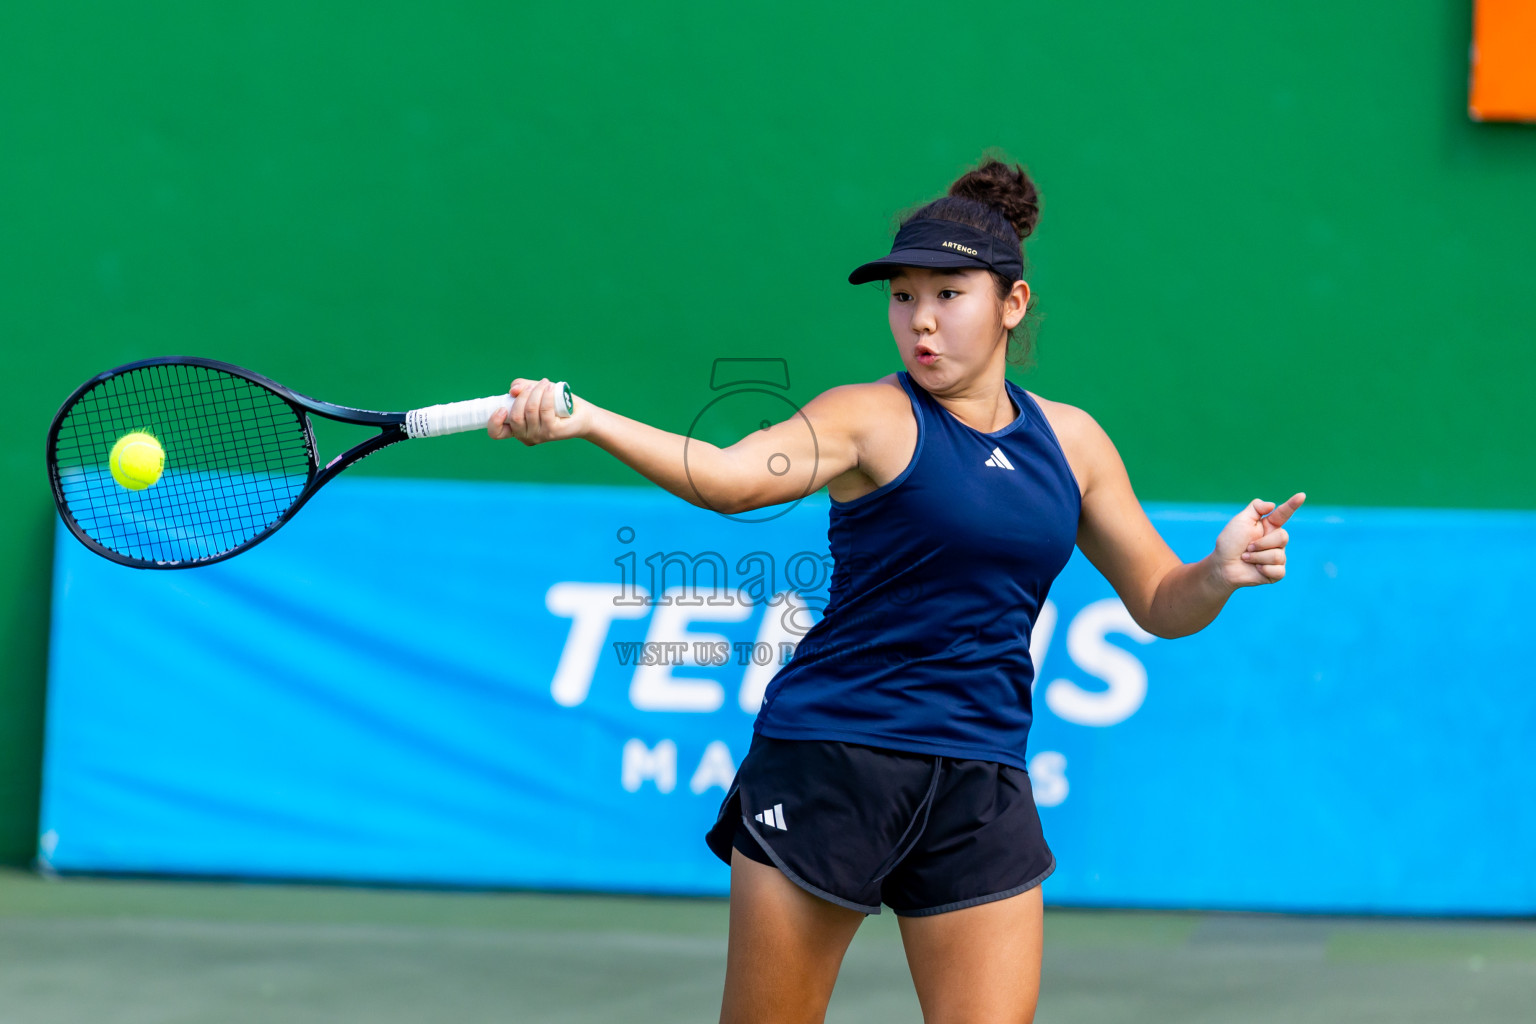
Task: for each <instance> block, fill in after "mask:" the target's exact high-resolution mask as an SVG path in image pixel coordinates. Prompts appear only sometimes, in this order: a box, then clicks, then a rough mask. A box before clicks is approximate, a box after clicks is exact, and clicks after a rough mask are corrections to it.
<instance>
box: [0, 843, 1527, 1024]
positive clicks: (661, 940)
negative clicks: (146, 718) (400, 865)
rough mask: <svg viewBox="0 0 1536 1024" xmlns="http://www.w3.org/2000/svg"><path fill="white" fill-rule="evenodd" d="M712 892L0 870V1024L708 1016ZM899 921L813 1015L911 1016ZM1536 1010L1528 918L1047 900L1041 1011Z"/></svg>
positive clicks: (1101, 1019) (1409, 1017) (1288, 1014)
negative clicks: (1376, 915)
mask: <svg viewBox="0 0 1536 1024" xmlns="http://www.w3.org/2000/svg"><path fill="white" fill-rule="evenodd" d="M725 935H726V905H725V903H724V902H723V901H720V900H679V899H649V898H628V897H620V898H615V897H604V896H551V895H537V894H522V893H460V892H418V891H402V890H368V889H348V888H327V887H305V886H276V885H242V884H230V883H188V882H162V881H137V880H134V881H125V880H109V879H86V878H72V879H66V880H55V881H45V880H43V879H41V878H38V877H37V876H35V875H32V874H29V873H25V872H21V871H15V870H0V1024H12V1022H23V1021H25V1022H27V1024H56V1022H57V1024H63V1022H69V1024H76V1022H80V1021H91V1022H93V1024H130V1022H132V1024H139V1022H145V1024H148V1022H157V1024H162V1022H164V1024H179V1022H194V1021H196V1022H205V1021H207V1022H228V1024H245V1022H258V1021H259V1022H265V1021H274V1022H275V1021H283V1022H288V1024H303V1022H308V1021H316V1022H318V1021H327V1022H350V1021H357V1022H363V1021H367V1022H370V1024H393V1022H397V1021H400V1022H403V1021H434V1022H435V1021H448V1022H453V1024H479V1022H490V1021H496V1022H506V1021H516V1022H527V1024H535V1022H538V1024H544V1022H549V1024H554V1022H561V1024H582V1022H587V1021H604V1022H612V1021H624V1022H634V1024H644V1022H650V1021H658V1022H659V1021H667V1022H680V1021H713V1020H715V1019H716V1017H717V1015H718V1012H719V996H720V985H721V979H722V977H723V972H724V967H725ZM920 1019H921V1017H920V1015H919V1013H918V1007H917V998H916V996H915V995H914V993H913V991H912V983H911V980H910V978H909V976H908V974H907V969H906V964H905V962H904V960H903V959H902V954H901V945H900V940H899V937H898V934H897V930H896V922H895V919H894V917H893V916H892V915H891V914H890V913H889V912H887V913H885V914H882V915H880V916H879V917H876V918H871V919H870V920H868V921H867V922H866V923H865V925H864V927H863V928H862V929H860V932H859V935H858V937H857V938H856V939H855V941H854V944H853V947H852V948H851V949H850V950H849V953H848V958H847V960H846V962H845V964H844V967H843V973H842V977H841V980H840V981H839V983H838V988H837V992H836V994H835V996H834V997H833V1000H832V1007H831V1010H830V1011H829V1013H828V1015H827V1020H828V1021H831V1022H840V1024H854V1022H878V1024H902V1022H907V1021H913V1022H915V1021H919V1020H920ZM1533 1019H1536V923H1532V922H1463V921H1423V920H1407V921H1404V920H1376V919H1358V918H1323V917H1315V918H1302V917H1279V916H1267V915H1251V914H1196V913H1150V912H1141V913H1124V912H1107V911H1080V910H1079V911H1074V910H1052V911H1048V912H1047V917H1046V955H1045V968H1044V980H1043V990H1042V996H1041V1001H1040V1010H1039V1014H1038V1015H1037V1017H1036V1020H1037V1021H1039V1022H1041V1024H1106V1022H1112V1021H1113V1022H1118V1021H1125V1022H1133V1021H1134V1022H1137V1024H1157V1022H1162V1021H1180V1022H1186V1024H1198V1022H1227V1021H1231V1022H1244V1024H1265V1022H1281V1021H1284V1022H1288V1024H1308V1022H1325V1021H1326V1022H1334V1021H1350V1022H1359V1021H1382V1022H1387V1021H1391V1022H1394V1024H1407V1022H1418V1021H1423V1022H1430V1021H1434V1022H1437V1024H1439V1022H1444V1021H1489V1022H1493V1021H1498V1022H1503V1021H1509V1022H1516V1021H1518V1022H1521V1024H1530V1022H1531V1021H1532V1020H1533Z"/></svg>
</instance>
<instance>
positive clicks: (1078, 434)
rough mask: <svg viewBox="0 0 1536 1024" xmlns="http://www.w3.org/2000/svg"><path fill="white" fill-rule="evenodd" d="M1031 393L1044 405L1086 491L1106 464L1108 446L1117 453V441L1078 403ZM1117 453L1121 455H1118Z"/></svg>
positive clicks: (1069, 460) (1043, 410)
mask: <svg viewBox="0 0 1536 1024" xmlns="http://www.w3.org/2000/svg"><path fill="white" fill-rule="evenodd" d="M1029 396H1030V397H1031V398H1033V399H1034V400H1035V404H1037V405H1039V406H1040V411H1041V412H1043V413H1045V418H1046V421H1047V422H1049V423H1050V425H1051V430H1052V431H1053V432H1055V434H1056V439H1057V440H1058V441H1060V442H1061V449H1062V451H1063V452H1065V453H1066V456H1067V464H1068V465H1070V466H1071V467H1072V474H1073V475H1074V476H1076V477H1077V486H1078V487H1079V488H1080V489H1081V490H1082V491H1084V492H1085V493H1086V491H1087V490H1088V486H1089V483H1090V481H1091V480H1092V478H1093V473H1094V469H1095V468H1096V467H1098V466H1101V465H1103V461H1104V458H1105V454H1106V450H1107V451H1108V453H1109V454H1111V455H1114V445H1113V444H1112V443H1111V442H1110V440H1109V435H1108V434H1106V433H1105V432H1104V428H1103V427H1101V426H1099V424H1098V421H1097V420H1095V419H1094V418H1093V417H1092V416H1090V415H1088V413H1087V412H1085V411H1083V410H1082V409H1079V408H1078V407H1077V406H1075V405H1068V404H1067V403H1066V402H1053V401H1052V400H1051V399H1049V398H1042V397H1041V396H1039V395H1037V394H1035V393H1034V392H1033V391H1031V392H1029ZM1114 457H1115V458H1116V459H1118V458H1119V456H1118V455H1114Z"/></svg>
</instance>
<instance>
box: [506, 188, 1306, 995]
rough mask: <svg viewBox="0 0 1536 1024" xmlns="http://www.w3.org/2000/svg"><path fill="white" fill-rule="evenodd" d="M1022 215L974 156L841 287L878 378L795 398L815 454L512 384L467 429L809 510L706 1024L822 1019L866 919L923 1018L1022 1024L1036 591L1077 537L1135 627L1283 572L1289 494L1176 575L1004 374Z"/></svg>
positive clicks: (798, 440) (1033, 922)
mask: <svg viewBox="0 0 1536 1024" xmlns="http://www.w3.org/2000/svg"><path fill="white" fill-rule="evenodd" d="M1038 216H1039V200H1038V195H1037V193H1036V190H1035V187H1034V185H1033V183H1032V182H1031V181H1030V180H1029V178H1028V176H1027V175H1026V174H1025V172H1024V170H1023V169H1022V168H1020V167H1017V166H1008V165H1006V164H1004V163H1001V162H999V161H996V160H988V161H986V162H984V163H983V164H982V165H981V166H979V167H978V168H976V169H975V170H972V171H970V172H969V173H967V174H965V175H964V176H962V177H961V178H960V179H959V180H958V181H956V182H955V183H954V185H952V186H951V187H950V190H949V194H948V195H946V196H944V197H941V198H939V199H936V200H934V201H933V202H930V203H928V204H927V205H926V206H923V207H922V208H920V209H919V210H917V211H916V212H915V213H913V214H912V215H911V216H909V217H908V218H907V219H906V220H905V222H904V223H903V224H902V225H901V228H900V230H899V231H897V233H896V239H895V242H894V244H893V245H892V248H891V252H890V253H889V254H888V255H886V256H884V257H882V258H880V259H877V260H874V261H873V262H870V263H866V264H864V265H863V266H861V267H859V268H857V269H856V270H854V271H853V273H852V274H851V275H850V276H849V281H850V282H851V283H853V284H860V283H863V282H868V281H887V282H889V290H890V302H889V316H890V327H891V335H892V337H893V338H894V340H895V342H896V350H897V353H898V355H899V356H900V358H901V362H902V365H903V367H904V369H903V370H902V371H901V372H899V373H894V374H891V375H889V376H887V377H884V378H882V379H880V380H878V381H875V382H873V383H868V384H850V385H846V386H843V387H837V388H833V389H832V390H830V391H827V392H825V393H824V394H821V395H819V396H817V397H816V398H815V399H814V400H813V401H811V402H810V403H809V404H807V405H806V406H805V408H804V410H803V412H804V415H805V417H806V419H807V420H808V421H809V423H810V425H811V427H812V429H813V431H814V438H812V436H811V433H810V432H808V431H806V430H805V428H804V424H802V423H799V422H797V420H798V417H797V418H794V419H791V420H787V421H785V422H783V423H780V424H777V425H775V426H772V427H770V428H768V429H766V430H760V431H757V432H756V433H753V434H752V435H751V436H749V437H747V438H745V439H743V440H742V441H740V442H739V443H737V444H734V445H731V446H730V447H728V448H723V449H722V448H717V447H714V446H710V445H705V444H701V443H699V442H698V441H690V440H689V439H687V438H685V437H683V436H681V435H679V434H672V433H667V432H665V431H662V430H658V429H656V428H654V427H650V426H647V425H645V424H643V423H638V422H636V421H634V420H631V419H626V418H624V417H622V416H620V415H618V414H616V413H613V412H610V411H608V410H606V409H602V408H599V407H597V406H594V405H590V404H588V403H585V402H577V404H576V409H575V412H574V414H573V415H572V416H570V417H569V418H567V419H561V418H559V417H557V416H556V415H555V411H554V398H555V395H554V391H553V389H552V388H551V387H550V385H549V383H548V381H547V380H542V381H531V380H524V379H519V380H517V381H514V382H513V384H512V389H511V390H512V394H513V395H514V396H518V395H526V396H527V397H526V400H524V401H521V402H519V403H517V405H516V406H515V407H514V409H513V410H512V412H511V413H510V415H509V416H502V415H498V416H497V417H496V418H495V419H494V420H493V421H492V423H491V426H490V428H489V430H490V434H491V436H492V437H495V438H507V437H516V438H518V439H519V440H521V441H523V442H524V443H525V444H538V443H541V442H544V441H552V440H556V439H562V438H572V437H584V438H586V439H587V440H589V441H591V442H592V443H594V444H596V445H598V446H599V447H601V448H603V449H604V450H606V451H608V452H611V453H612V454H613V455H615V456H617V457H618V458H619V459H621V460H622V461H624V462H625V463H627V464H628V465H629V466H631V467H633V468H634V469H636V470H638V471H639V472H640V473H642V474H644V475H645V476H647V477H649V478H650V479H651V480H654V481H655V482H656V483H657V484H659V485H661V486H662V487H665V488H667V489H668V490H670V491H671V492H672V493H674V494H677V495H679V496H681V497H683V498H685V499H687V500H689V501H691V502H693V503H695V504H698V505H703V506H707V507H710V508H714V509H716V510H719V511H722V512H729V513H736V512H742V511H746V510H750V509H755V508H761V507H764V506H767V505H774V504H778V503H780V502H785V501H792V500H794V499H796V498H799V497H802V496H803V495H805V494H806V493H809V492H810V491H811V490H814V489H817V488H820V487H823V486H824V487H826V488H827V490H828V492H829V494H830V496H831V499H832V507H831V525H830V528H829V531H828V535H829V539H830V543H831V550H832V555H833V558H834V560H835V562H834V571H833V577H832V586H831V592H830V599H829V602H828V604H827V607H826V611H825V613H824V616H823V618H822V619H821V621H819V622H818V623H817V624H816V625H815V626H814V627H813V628H811V629H810V631H809V632H807V633H806V635H805V637H804V638H803V639H802V640H801V642H800V644H799V646H798V648H797V649H796V651H795V654H794V657H793V658H792V659H791V660H790V661H789V662H788V663H787V664H786V665H784V666H783V667H782V668H781V669H780V671H779V672H778V674H777V675H776V676H775V677H774V679H773V681H772V683H771V684H770V685H769V687H768V690H767V693H766V695H765V697H764V700H763V704H762V709H761V711H760V712H759V714H758V717H757V722H756V725H755V727H754V734H753V739H752V744H751V746H750V748H749V750H748V753H747V755H746V757H745V758H743V760H742V763H741V766H740V768H739V769H738V772H737V776H736V781H735V783H734V785H733V786H732V789H731V791H730V793H729V794H728V795H727V796H726V798H725V801H724V803H723V805H722V807H721V809H720V815H719V819H718V821H717V822H716V824H715V826H714V828H713V829H711V830H710V833H709V835H708V837H707V841H708V843H709V845H710V848H711V849H712V850H714V851H715V853H716V854H717V855H719V856H720V857H721V858H722V859H724V860H726V861H727V862H728V863H729V864H730V865H731V918H730V947H729V954H728V957H727V967H726V979H725V995H724V1001H723V1006H722V1010H721V1020H722V1021H726V1022H731V1024H737V1022H754V1021H764V1022H768V1021H771V1022H775V1024H784V1022H791V1021H795V1022H797V1021H820V1020H822V1019H823V1017H824V1014H825V1012H826V1007H827V1001H828V999H829V998H830V997H831V994H832V986H833V982H834V981H835V980H836V978H837V972H838V968H839V966H840V964H841V963H842V958H843V954H844V951H845V950H846V949H847V947H848V943H849V941H850V940H851V939H852V938H853V934H854V932H855V930H856V929H857V928H858V926H859V923H860V922H861V921H862V920H863V918H864V915H866V914H874V913H879V910H880V906H881V904H884V905H886V906H889V907H890V908H891V909H892V910H894V911H895V912H896V914H897V915H898V916H899V918H900V924H901V934H902V942H903V945H904V946H905V949H906V954H907V961H908V964H909V965H910V967H911V971H912V978H913V981H914V983H915V985H916V988H917V995H918V1000H919V1002H920V1003H921V1005H922V1009H923V1018H924V1020H926V1021H930V1022H936V1021H943V1022H958V1021H987V1022H998V1021H1028V1020H1031V1019H1032V1018H1033V1016H1034V1010H1035V1001H1036V996H1037V993H1038V990H1039V978H1040V952H1041V930H1042V909H1041V895H1040V883H1041V882H1042V881H1043V880H1044V879H1045V877H1046V876H1047V875H1049V874H1050V873H1051V870H1052V869H1053V868H1054V866H1055V860H1054V858H1053V857H1052V855H1051V851H1050V849H1049V847H1047V845H1046V843H1045V839H1044V837H1043V836H1042V834H1041V829H1040V819H1039V816H1038V815H1037V814H1036V811H1035V803H1034V798H1033V796H1032V794H1031V791H1030V782H1029V776H1028V775H1027V774H1026V772H1025V764H1026V762H1025V754H1024V751H1025V740H1026V738H1027V736H1028V733H1029V726H1030V722H1031V717H1032V716H1031V705H1030V684H1031V682H1032V680H1033V678H1034V668H1033V666H1032V664H1031V662H1030V657H1029V637H1030V631H1031V629H1032V627H1033V625H1034V622H1035V617H1036V615H1037V613H1038V612H1039V610H1040V606H1041V604H1042V602H1043V601H1044V600H1045V596H1046V593H1047V591H1048V590H1049V588H1050V585H1051V581H1052V580H1053V579H1055V577H1056V575H1057V574H1058V573H1059V572H1060V571H1061V569H1062V567H1063V566H1065V565H1066V563H1067V559H1068V557H1069V556H1070V555H1071V553H1072V547H1073V545H1074V544H1076V545H1077V546H1078V547H1080V548H1082V550H1083V553H1084V554H1085V555H1087V557H1088V558H1089V559H1090V560H1091V561H1092V562H1093V564H1094V565H1095V566H1096V567H1097V568H1098V569H1099V571H1101V572H1102V573H1103V574H1104V576H1105V577H1106V578H1107V579H1108V580H1109V582H1110V583H1111V584H1112V585H1113V586H1114V588H1115V591H1116V593H1118V594H1119V595H1120V599H1121V600H1122V601H1123V602H1124V603H1125V606H1126V608H1127V609H1128V610H1129V611H1130V613H1131V615H1132V616H1133V617H1134V618H1135V620H1136V621H1137V622H1138V623H1139V624H1140V625H1141V626H1142V627H1143V628H1145V629H1146V630H1148V631H1149V632H1152V633H1154V634H1156V635H1158V636H1162V637H1177V636H1184V635H1186V634H1189V633H1193V632H1195V631H1196V630H1199V629H1201V628H1203V627H1204V626H1205V625H1206V624H1207V623H1209V622H1210V621H1211V620H1212V619H1213V618H1215V616H1216V614H1217V613H1218V612H1219V611H1220V610H1221V608H1222V606H1223V605H1224V604H1225V603H1226V601H1227V599H1228V598H1229V597H1230V596H1231V595H1232V593H1233V591H1234V590H1236V589H1237V588H1239V587H1246V586H1254V585H1257V584H1268V583H1275V582H1277V581H1279V580H1280V579H1281V578H1282V577H1283V576H1284V575H1285V547H1286V542H1287V535H1286V531H1285V522H1286V520H1287V519H1289V518H1290V516H1291V514H1292V513H1293V512H1295V511H1296V509H1297V508H1298V507H1299V506H1300V505H1301V503H1302V501H1303V500H1304V498H1305V496H1304V495H1302V494H1297V495H1295V496H1294V497H1292V498H1290V499H1289V500H1288V501H1286V502H1285V503H1284V504H1283V505H1279V506H1277V505H1275V504H1274V503H1273V502H1269V501H1263V500H1255V501H1253V502H1251V503H1249V505H1248V507H1247V508H1245V509H1243V510H1242V511H1241V512H1239V513H1238V514H1237V515H1236V516H1235V517H1234V518H1233V519H1232V520H1231V522H1229V523H1228V524H1227V525H1226V526H1225V527H1224V528H1223V529H1222V530H1221V532H1220V533H1219V535H1218V536H1217V537H1216V543H1215V548H1214V550H1213V551H1212V552H1211V554H1210V555H1208V556H1206V557H1205V558H1203V559H1201V560H1200V561H1198V562H1194V563H1190V564H1185V563H1183V562H1181V561H1180V560H1179V558H1178V556H1176V555H1175V554H1174V553H1173V551H1172V550H1170V549H1169V547H1168V545H1167V544H1166V543H1165V542H1164V541H1163V539H1162V538H1161V537H1160V536H1159V535H1158V533H1157V531H1156V529H1154V527H1153V526H1152V524H1151V522H1149V521H1148V519H1147V517H1146V515H1145V513H1143V511H1142V509H1141V506H1140V504H1139V503H1138V502H1137V500H1136V496H1135V494H1134V493H1133V492H1132V490H1131V484H1130V481H1129V479H1128V478H1127V476H1126V472H1125V467H1124V465H1123V464H1122V462H1121V460H1120V456H1119V454H1118V453H1117V452H1116V450H1115V446H1114V445H1113V444H1112V443H1111V442H1110V439H1109V437H1108V436H1106V435H1105V433H1104V431H1103V430H1102V429H1100V427H1099V425H1098V424H1097V423H1095V422H1094V420H1093V418H1092V417H1090V416H1089V415H1088V414H1087V413H1085V412H1083V411H1082V410H1081V409H1076V408H1073V407H1072V406H1070V405H1064V404H1062V403H1060V402H1052V401H1048V400H1046V399H1044V398H1040V397H1038V396H1036V395H1032V394H1030V393H1029V392H1028V391H1025V390H1024V389H1023V388H1021V387H1019V386H1018V385H1017V384H1014V383H1013V382H1012V381H1009V380H1007V379H1006V377H1005V376H1004V369H1005V366H1006V362H1007V356H1008V344H1009V341H1010V339H1011V336H1012V334H1013V332H1014V331H1015V329H1016V328H1018V327H1019V325H1020V323H1021V322H1022V321H1023V320H1024V317H1025V313H1026V312H1027V311H1028V309H1029V305H1030V289H1029V285H1028V284H1027V283H1026V282H1025V280H1024V261H1023V254H1022V240H1023V239H1024V238H1027V237H1028V236H1029V234H1030V232H1031V231H1032V230H1033V229H1034V226H1035V222H1036V220H1037V219H1038ZM685 445H687V460H686V463H685V461H684V447H685Z"/></svg>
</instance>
